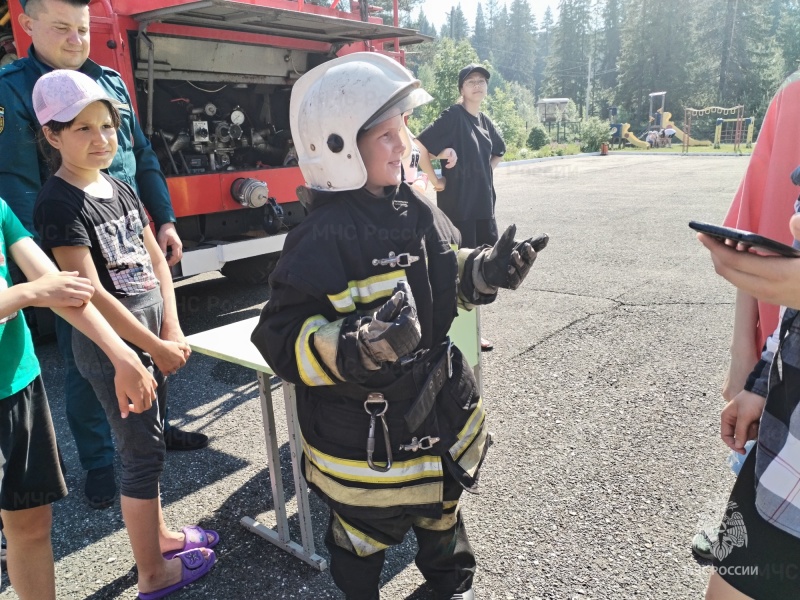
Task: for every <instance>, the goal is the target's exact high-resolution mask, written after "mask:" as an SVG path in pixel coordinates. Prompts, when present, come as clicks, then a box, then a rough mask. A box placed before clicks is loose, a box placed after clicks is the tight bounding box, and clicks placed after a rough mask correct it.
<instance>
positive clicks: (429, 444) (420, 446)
mask: <svg viewBox="0 0 800 600" xmlns="http://www.w3.org/2000/svg"><path fill="white" fill-rule="evenodd" d="M438 441H439V438H438V437H431V436H429V435H426V436H425V437H424V438H422V439H419V440H418V439H417V438H415V437H413V438H411V443H409V444H401V445H400V451H401V452H402V451H404V450H405V451H410V452H416V451H417V450H430V449H431V448H433V445H434V444H435V443H436V442H438Z"/></svg>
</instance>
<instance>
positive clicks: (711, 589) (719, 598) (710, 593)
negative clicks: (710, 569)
mask: <svg viewBox="0 0 800 600" xmlns="http://www.w3.org/2000/svg"><path fill="white" fill-rule="evenodd" d="M706 600H751V598H750V596H745V595H744V594H743V593H741V592H740V591H739V590H737V589H736V588H734V587H733V586H732V585H731V584H729V583H728V582H727V581H725V580H724V579H723V578H722V577H720V576H719V575H718V574H717V573H712V574H711V579H709V580H708V589H706Z"/></svg>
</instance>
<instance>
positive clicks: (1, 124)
mask: <svg viewBox="0 0 800 600" xmlns="http://www.w3.org/2000/svg"><path fill="white" fill-rule="evenodd" d="M5 128H6V109H5V107H3V106H0V133H3V129H5Z"/></svg>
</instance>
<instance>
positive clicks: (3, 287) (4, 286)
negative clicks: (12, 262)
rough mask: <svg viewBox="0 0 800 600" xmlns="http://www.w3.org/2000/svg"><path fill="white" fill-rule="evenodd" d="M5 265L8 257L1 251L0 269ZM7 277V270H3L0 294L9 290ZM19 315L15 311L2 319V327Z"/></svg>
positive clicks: (0, 319)
mask: <svg viewBox="0 0 800 600" xmlns="http://www.w3.org/2000/svg"><path fill="white" fill-rule="evenodd" d="M5 264H6V257H5V256H3V252H2V251H0V267H2V266H4V265H5ZM5 275H6V274H5V269H3V270H2V271H1V272H0V292H3V291H5V290H7V289H8V282H7V281H6V277H5ZM18 314H19V311H16V310H15V311H14V312H13V313H11V314H10V315H6V316H5V317H0V325H3V324H4V323H8V322H9V321H10V320H11V319H14V318H16V316H17V315H18Z"/></svg>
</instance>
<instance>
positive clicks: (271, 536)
mask: <svg viewBox="0 0 800 600" xmlns="http://www.w3.org/2000/svg"><path fill="white" fill-rule="evenodd" d="M287 386H290V384H286V383H284V390H283V393H284V400H285V401H286V418H287V421H288V428H289V447H290V448H291V453H292V471H293V472H294V480H295V490H296V494H297V509H298V517H299V520H300V535H301V537H302V542H303V545H302V546H301V545H300V544H298V543H297V542H294V541H292V539H291V536H290V534H289V522H288V520H287V518H286V495H285V489H284V487H283V476H282V475H281V460H280V453H279V450H278V441H277V438H276V435H275V412H274V411H273V408H272V393H271V391H270V386H269V378H268V376H267V375H266V374H264V373H261V372H259V373H258V389H259V394H260V396H261V417H262V419H263V420H264V438H265V441H266V445H267V462H268V464H269V479H270V484H271V486H272V499H273V503H274V505H275V521H276V528H277V531H275V530H273V529H270V528H269V527H267V526H266V525H264V524H262V523H259V522H258V521H256V520H255V519H252V518H251V517H242V519H241V521H240V522H241V524H242V525H243V526H244V527H246V528H247V529H248V530H250V531H252V532H253V533H256V534H258V535H260V536H261V537H263V538H264V539H266V540H268V541H270V542H272V543H273V544H275V545H276V546H278V547H279V548H282V549H283V550H285V551H286V552H288V553H289V554H292V555H293V556H296V557H297V558H299V559H300V560H302V561H304V562H306V563H308V564H309V565H311V566H312V567H314V568H316V569H319V570H320V571H323V570H325V569H326V568H327V566H328V564H327V562H326V561H325V559H324V558H322V557H321V556H319V555H317V554H315V553H314V537H313V533H312V530H311V516H310V514H309V513H310V510H309V506H308V491H307V489H306V484H305V481H304V480H303V477H302V474H301V473H300V464H299V462H298V461H299V460H300V457H302V449H300V446H299V439H298V437H297V435H298V434H297V433H296V432H298V431H299V427H297V411H296V410H295V396H294V390H293V388H291V389H288V388H287ZM287 389H288V392H287ZM298 450H299V452H298Z"/></svg>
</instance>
